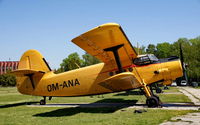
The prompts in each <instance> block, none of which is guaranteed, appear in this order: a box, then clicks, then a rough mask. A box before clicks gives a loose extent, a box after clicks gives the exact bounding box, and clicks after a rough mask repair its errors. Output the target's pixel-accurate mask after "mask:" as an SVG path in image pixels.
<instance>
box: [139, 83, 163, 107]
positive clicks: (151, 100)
mask: <svg viewBox="0 0 200 125" xmlns="http://www.w3.org/2000/svg"><path fill="white" fill-rule="evenodd" d="M143 88H144V92H145V95H146V97H147V99H146V104H147V106H148V107H158V106H159V105H160V103H159V97H158V96H155V95H154V94H153V93H152V92H151V90H150V89H149V88H148V87H147V86H146V84H145V83H144V82H143Z"/></svg>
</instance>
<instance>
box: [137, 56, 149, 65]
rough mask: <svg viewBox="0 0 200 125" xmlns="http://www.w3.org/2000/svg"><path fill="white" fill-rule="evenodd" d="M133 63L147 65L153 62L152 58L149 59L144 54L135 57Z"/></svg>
mask: <svg viewBox="0 0 200 125" xmlns="http://www.w3.org/2000/svg"><path fill="white" fill-rule="evenodd" d="M133 63H134V64H135V65H147V64H150V63H151V60H150V59H149V57H148V56H142V57H139V58H136V59H134V61H133Z"/></svg>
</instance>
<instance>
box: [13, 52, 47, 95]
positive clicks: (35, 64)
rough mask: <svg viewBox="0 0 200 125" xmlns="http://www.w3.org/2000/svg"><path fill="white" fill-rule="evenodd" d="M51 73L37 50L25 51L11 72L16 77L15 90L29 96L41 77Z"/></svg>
mask: <svg viewBox="0 0 200 125" xmlns="http://www.w3.org/2000/svg"><path fill="white" fill-rule="evenodd" d="M49 71H51V69H50V67H49V65H48V63H47V62H46V60H45V59H44V57H43V56H42V55H41V54H40V53H39V52H38V51H37V50H28V51H26V52H25V53H24V54H23V55H22V57H21V59H20V62H19V65H18V69H17V70H15V71H13V74H15V75H16V76H17V88H18V90H19V91H20V92H21V93H23V94H31V92H32V91H33V90H34V89H35V88H36V86H37V83H39V81H40V79H41V78H42V76H43V75H44V74H45V73H47V72H49Z"/></svg>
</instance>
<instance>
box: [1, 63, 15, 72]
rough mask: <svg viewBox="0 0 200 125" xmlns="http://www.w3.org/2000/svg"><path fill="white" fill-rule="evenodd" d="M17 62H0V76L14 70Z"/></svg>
mask: <svg viewBox="0 0 200 125" xmlns="http://www.w3.org/2000/svg"><path fill="white" fill-rule="evenodd" d="M18 64H19V61H0V74H4V73H7V71H8V70H9V71H13V70H16V69H17V67H18Z"/></svg>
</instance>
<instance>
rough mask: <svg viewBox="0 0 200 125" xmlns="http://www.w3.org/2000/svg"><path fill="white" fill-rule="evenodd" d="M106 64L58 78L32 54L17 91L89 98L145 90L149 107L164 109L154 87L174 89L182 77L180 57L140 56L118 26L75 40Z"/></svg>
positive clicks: (25, 56)
mask: <svg viewBox="0 0 200 125" xmlns="http://www.w3.org/2000/svg"><path fill="white" fill-rule="evenodd" d="M72 42H73V43H75V44H76V45H78V46H79V47H80V48H82V49H83V50H85V51H86V52H87V53H89V54H91V55H92V56H95V57H96V58H97V59H99V60H101V62H102V63H99V64H96V65H92V66H88V67H84V68H79V69H76V70H72V71H67V72H64V73H60V74H55V73H54V72H53V71H52V70H51V68H50V67H49V65H48V63H47V62H46V60H45V59H44V57H43V56H42V55H41V54H40V53H39V52H38V51H36V50H28V51H27V52H25V53H24V54H23V56H22V57H21V59H20V62H19V66H18V70H16V71H14V74H15V75H16V76H17V88H18V91H19V92H20V93H22V94H27V95H35V96H43V97H44V99H42V100H41V101H40V104H41V105H44V104H46V97H49V99H51V98H52V97H60V96H62V97H64V96H66V97H67V96H86V95H97V94H104V93H112V92H119V91H126V90H132V89H136V88H140V89H143V91H144V93H145V96H146V98H147V99H146V104H147V105H148V106H149V107H157V106H159V105H160V100H159V97H158V96H156V95H154V94H153V92H152V91H151V90H150V89H149V86H151V85H152V84H154V83H157V82H162V83H163V84H164V85H170V84H171V83H172V81H173V80H175V79H176V78H177V77H181V76H182V75H183V73H182V65H181V62H180V60H179V59H178V57H171V58H167V59H160V60H159V59H157V58H156V57H155V56H154V55H153V54H146V55H138V54H137V53H136V51H135V49H134V48H133V46H132V45H131V43H130V41H129V40H128V38H127V36H126V35H125V33H124V31H123V30H122V28H121V26H120V25H119V24H116V23H107V24H103V25H100V26H98V27H96V28H94V29H92V30H90V31H88V32H86V33H84V34H82V35H80V36H78V37H76V38H74V39H73V40H72Z"/></svg>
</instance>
